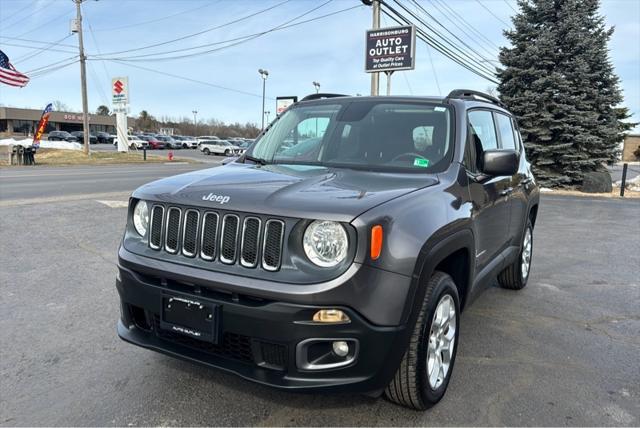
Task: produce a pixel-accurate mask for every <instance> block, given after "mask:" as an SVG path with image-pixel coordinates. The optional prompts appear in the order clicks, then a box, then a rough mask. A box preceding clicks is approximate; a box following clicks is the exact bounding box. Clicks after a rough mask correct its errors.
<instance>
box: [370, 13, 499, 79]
mask: <svg viewBox="0 0 640 428" xmlns="http://www.w3.org/2000/svg"><path fill="white" fill-rule="evenodd" d="M382 4H383V6H384V8H383V12H384V13H385V14H386V15H387V16H388V17H390V18H391V19H393V20H394V21H395V22H397V23H398V24H400V25H406V24H408V25H412V24H413V23H412V22H411V21H410V20H408V19H407V18H406V17H404V15H402V14H401V13H400V12H398V11H397V10H396V9H395V8H393V7H391V6H389V5H388V4H387V3H386V2H384V1H383V2H382ZM389 12H391V13H393V15H392V14H391V13H389ZM416 33H417V34H416V35H417V37H418V38H420V39H421V40H422V41H424V42H425V43H427V44H429V45H430V46H432V47H433V48H434V49H436V50H437V51H438V52H440V53H441V54H443V55H444V56H446V57H447V58H449V59H451V60H452V61H454V62H456V63H457V64H459V65H460V66H462V67H464V68H466V69H467V70H469V71H471V72H472V73H474V74H476V75H478V76H480V77H482V78H484V79H486V80H488V81H490V82H492V83H498V81H497V80H496V77H495V74H494V73H493V72H487V71H486V70H485V69H484V68H480V67H479V65H478V64H477V63H474V62H470V61H469V60H467V59H465V58H462V57H461V56H460V55H459V52H456V51H455V50H452V49H451V48H449V47H447V46H444V45H443V44H442V42H440V41H439V40H437V39H436V38H434V37H433V36H432V35H430V34H429V33H427V32H426V31H424V29H422V28H421V27H420V26H419V25H416Z"/></svg>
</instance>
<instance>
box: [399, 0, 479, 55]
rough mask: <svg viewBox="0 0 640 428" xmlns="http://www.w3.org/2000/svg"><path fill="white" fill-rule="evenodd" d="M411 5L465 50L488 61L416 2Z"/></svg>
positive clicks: (414, 0)
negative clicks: (465, 48)
mask: <svg viewBox="0 0 640 428" xmlns="http://www.w3.org/2000/svg"><path fill="white" fill-rule="evenodd" d="M396 3H398V0H396ZM413 3H414V4H415V5H416V6H417V7H418V8H419V9H420V10H421V11H422V12H424V14H425V15H427V16H428V17H429V18H431V19H432V20H433V21H434V22H435V23H436V24H438V25H439V26H440V27H442V28H443V29H444V30H445V31H446V32H447V33H449V34H451V35H452V36H453V37H454V38H455V39H456V40H458V41H459V42H460V43H462V44H463V45H464V46H466V47H467V49H469V50H470V51H471V52H473V53H474V54H475V55H476V56H478V57H479V58H481V59H483V60H485V61H488V60H489V59H488V58H486V57H485V56H483V55H482V54H480V53H479V52H478V51H476V50H475V49H474V48H472V47H471V46H469V45H468V44H467V43H466V42H465V41H464V40H462V39H461V38H460V37H458V36H457V35H456V34H455V33H454V32H453V31H451V30H450V29H449V28H447V26H445V25H444V24H442V23H441V22H440V21H438V20H437V19H435V18H434V17H433V15H431V14H430V13H429V12H428V11H427V10H426V9H425V8H424V7H422V6H421V5H420V3H418V2H417V1H416V0H413Z"/></svg>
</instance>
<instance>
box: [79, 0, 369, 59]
mask: <svg viewBox="0 0 640 428" xmlns="http://www.w3.org/2000/svg"><path fill="white" fill-rule="evenodd" d="M329 1H332V0H329ZM329 1H327V2H325V3H323V4H321V5H320V6H317V7H315V8H313V9H311V10H309V11H307V12H305V13H303V14H301V15H299V16H297V17H295V18H293V19H290V20H288V21H286V22H285V23H283V24H280V25H278V26H276V27H273V28H270V29H268V30H264V31H261V32H259V33H253V34H249V35H245V36H239V37H236V38H233V39H227V40H223V41H218V42H213V43H207V44H205V45H200V46H194V47H191V48H183V49H176V50H171V51H165V52H155V53H151V54H143V55H134V56H130V57H121V58H103V57H93V58H91V59H99V60H100V59H117V60H120V61H135V62H157V61H165V60H175V59H184V58H190V57H195V56H201V55H204V54H209V53H213V52H218V51H221V50H224V49H228V48H230V47H233V46H237V45H240V44H242V43H246V42H248V41H251V40H253V39H256V38H258V37H261V36H263V35H266V34H269V33H272V32H275V31H280V30H284V29H287V28H291V27H295V26H298V25H302V24H306V23H308V22H312V21H317V20H319V19H323V18H326V17H328V16H332V15H337V14H339V13H342V12H346V11H349V10H352V9H356V8H361V7H363V6H362V5H355V6H351V7H348V8H345V9H340V10H337V11H334V12H331V13H327V14H325V15H320V16H316V17H314V18H309V19H306V20H304V21H300V22H295V23H291V22H292V21H295V20H297V19H300V18H301V17H303V16H305V15H308V14H309V13H312V12H313V11H315V10H317V9H319V8H321V7H322V6H324V5H326V4H327V3H329ZM232 42H234V43H232ZM225 43H230V44H228V45H226V46H222V47H220V48H216V49H209V50H205V51H199V52H194V53H189V54H184V55H176V56H169V57H161V58H160V57H158V55H164V54H169V53H174V52H185V51H188V50H194V49H198V48H202V47H206V46H214V45H221V44H225ZM150 57H152V58H150Z"/></svg>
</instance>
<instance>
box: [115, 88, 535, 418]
mask: <svg viewBox="0 0 640 428" xmlns="http://www.w3.org/2000/svg"><path fill="white" fill-rule="evenodd" d="M538 201H539V191H538V187H537V185H536V182H535V179H534V177H533V175H532V174H531V169H530V165H529V163H528V162H527V160H526V157H525V152H524V148H523V144H522V139H521V136H520V134H519V132H518V127H517V123H516V120H515V118H514V117H513V115H511V114H510V113H509V111H507V110H506V109H505V107H504V106H503V105H502V104H501V103H500V101H498V100H497V99H495V98H493V97H491V96H489V95H486V94H482V93H479V92H475V91H469V90H456V91H453V92H452V93H451V94H449V95H448V96H447V97H444V98H442V97H440V98H423V97H395V96H394V97H391V96H387V97H348V96H340V95H333V94H314V95H311V96H308V97H306V98H304V99H303V100H302V101H300V102H298V103H296V104H294V105H292V106H291V107H289V108H288V109H287V110H286V111H285V112H284V113H283V114H281V115H280V116H279V117H278V118H276V120H274V121H273V122H272V123H271V125H270V126H269V127H268V128H267V129H266V130H265V132H264V133H263V134H262V135H261V136H260V138H259V139H258V140H257V141H256V142H255V143H254V144H253V145H252V146H251V147H250V148H249V149H248V150H247V152H246V153H245V154H243V155H242V156H241V157H239V158H238V159H237V160H235V161H234V162H231V163H229V164H227V165H224V166H221V167H217V168H212V169H206V170H200V171H196V172H191V173H187V174H182V175H178V176H175V177H171V178H165V179H162V180H158V181H155V182H153V183H150V184H147V185H145V186H142V187H140V188H139V189H137V190H136V191H135V192H134V193H133V195H132V197H131V200H130V206H129V211H128V221H127V226H126V231H125V234H124V238H123V240H122V244H121V246H120V249H119V257H118V275H117V280H116V286H117V289H118V292H119V294H120V299H121V318H120V321H119V323H118V334H119V335H120V337H121V338H122V339H124V340H125V341H127V342H130V343H133V344H136V345H139V346H142V347H144V348H148V349H152V350H155V351H159V352H162V353H164V354H167V355H170V356H174V357H179V358H182V359H185V360H188V361H192V362H198V363H202V364H205V365H207V366H211V367H216V368H219V369H223V370H226V371H228V372H231V373H235V374H237V375H240V376H242V377H243V378H246V379H249V380H252V381H255V382H259V383H262V384H266V385H271V386H275V387H279V388H284V389H289V390H296V391H350V392H360V393H367V394H371V395H381V394H382V393H384V394H385V395H386V396H387V397H388V398H389V399H390V400H391V401H394V402H396V403H399V404H402V405H405V406H408V407H411V408H415V409H425V408H428V407H430V406H432V405H433V404H435V403H437V402H438V401H439V400H440V399H441V398H442V396H443V395H444V393H445V390H446V388H447V385H448V383H449V379H450V378H451V373H452V370H453V365H454V362H455V357H456V350H457V347H458V334H459V331H460V311H461V310H462V309H464V308H465V306H468V305H469V303H470V302H471V301H472V300H473V297H474V296H476V295H477V294H478V292H479V291H480V290H482V289H483V288H485V287H486V286H487V285H490V284H492V283H493V282H494V279H495V278H496V276H497V280H498V282H499V284H500V285H502V286H503V287H505V288H510V289H521V288H522V287H524V286H525V285H526V283H527V279H528V277H529V272H530V268H531V254H532V245H533V240H532V234H533V228H534V225H535V222H536V214H537V212H538Z"/></svg>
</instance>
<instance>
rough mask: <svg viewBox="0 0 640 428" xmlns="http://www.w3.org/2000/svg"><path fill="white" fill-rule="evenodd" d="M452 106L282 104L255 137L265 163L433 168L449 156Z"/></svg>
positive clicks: (258, 153) (254, 154)
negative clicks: (286, 106) (280, 110)
mask: <svg viewBox="0 0 640 428" xmlns="http://www.w3.org/2000/svg"><path fill="white" fill-rule="evenodd" d="M451 125H452V123H451V112H450V107H447V106H443V105H441V104H427V103H423V102H420V103H414V102H380V101H368V100H363V101H349V102H345V103H335V104H327V103H318V104H316V105H307V106H298V107H294V108H291V109H289V110H287V111H286V112H285V113H284V114H283V115H282V117H280V118H279V120H278V121H277V122H275V123H274V125H273V126H272V127H271V128H270V129H269V130H268V131H267V132H266V133H265V134H264V135H263V136H262V138H260V140H258V142H256V144H255V145H254V146H253V149H252V152H251V153H250V158H251V157H253V158H258V159H261V160H264V161H266V162H267V163H283V164H308V165H321V166H333V167H346V168H361V169H371V170H398V169H401V170H407V171H417V172H436V171H441V170H444V169H445V168H446V167H445V166H444V165H445V164H448V163H449V161H450V159H451V151H452V143H451V128H452V126H451Z"/></svg>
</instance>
